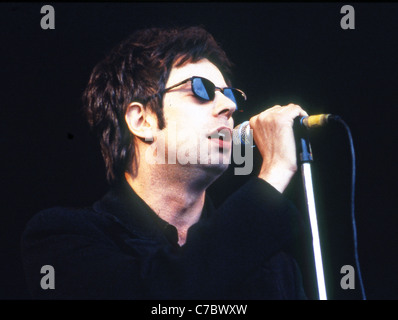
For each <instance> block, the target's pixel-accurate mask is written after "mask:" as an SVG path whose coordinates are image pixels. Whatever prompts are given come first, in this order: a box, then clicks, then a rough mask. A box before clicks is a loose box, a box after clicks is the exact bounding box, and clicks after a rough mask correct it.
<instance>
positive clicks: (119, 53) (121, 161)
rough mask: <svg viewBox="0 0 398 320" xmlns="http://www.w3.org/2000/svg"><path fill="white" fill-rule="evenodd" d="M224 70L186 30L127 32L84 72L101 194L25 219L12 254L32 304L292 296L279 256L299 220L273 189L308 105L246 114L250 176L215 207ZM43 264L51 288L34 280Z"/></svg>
mask: <svg viewBox="0 0 398 320" xmlns="http://www.w3.org/2000/svg"><path fill="white" fill-rule="evenodd" d="M230 68H231V63H230V61H229V60H228V58H227V56H226V54H225V52H224V51H223V50H222V49H221V48H220V46H219V45H218V44H217V43H216V41H215V40H214V39H213V37H212V36H211V35H210V34H209V33H208V32H207V31H205V30H204V29H202V28H199V27H189V28H175V29H158V28H153V29H147V30H141V31H138V32H135V33H134V34H133V35H131V36H130V37H129V38H128V39H126V40H125V41H124V42H122V43H121V44H119V45H118V46H117V47H116V48H114V49H113V51H112V52H111V53H110V54H109V55H108V56H107V57H106V58H105V59H104V60H103V61H101V62H100V63H99V64H98V65H97V66H96V67H95V68H94V70H93V72H92V74H91V77H90V80H89V83H88V86H87V88H86V90H85V93H84V97H83V101H84V108H85V112H86V115H87V118H88V121H89V124H90V126H91V127H92V128H93V129H94V130H95V132H96V133H97V134H98V137H99V140H100V145H101V151H102V155H103V157H104V160H105V165H106V172H107V179H108V181H109V183H110V191H109V192H108V193H107V194H106V195H105V196H104V197H103V198H102V199H101V200H99V201H97V202H96V203H94V204H93V205H92V206H90V207H87V208H80V209H76V208H74V209H71V208H61V207H56V208H52V209H48V210H44V211H42V212H40V213H38V214H37V215H35V216H34V217H33V218H32V219H31V220H30V222H29V223H28V225H27V227H26V229H25V232H24V234H23V237H22V257H23V262H24V268H25V272H26V279H27V283H28V286H29V289H30V291H31V293H32V296H33V298H40V299H304V298H305V294H304V291H303V287H302V283H301V276H300V271H299V268H298V266H297V264H296V262H295V260H294V259H293V258H292V257H291V256H290V255H288V254H287V253H285V252H284V248H285V247H286V245H288V244H289V242H290V241H291V240H292V239H293V237H294V232H292V229H294V227H295V226H296V225H297V223H298V221H299V217H298V215H299V214H298V212H297V211H296V209H295V208H294V207H293V205H292V204H291V203H290V202H289V200H287V199H286V198H285V197H284V196H283V194H282V193H283V191H284V190H285V188H286V187H287V185H288V184H289V182H290V180H291V178H292V176H293V175H294V173H295V172H296V169H297V164H296V151H295V140H294V135H293V129H292V126H293V120H294V119H295V118H296V117H298V116H306V115H307V113H306V112H305V111H304V110H303V109H301V108H300V106H298V105H294V104H289V105H287V106H274V107H272V108H269V109H266V110H265V111H263V112H262V113H260V114H258V115H256V116H254V117H252V118H251V119H250V128H251V129H252V130H253V137H254V142H255V144H256V146H257V148H258V150H259V152H260V154H261V156H262V165H261V169H260V172H259V174H258V176H257V177H252V178H251V179H250V180H249V181H248V182H247V183H245V184H244V185H243V186H242V187H241V188H240V189H238V190H237V191H236V192H235V193H234V194H232V195H231V196H230V197H229V198H228V199H227V200H226V201H225V202H224V203H223V204H222V205H221V206H220V207H218V208H215V207H214V206H213V204H212V202H211V199H209V197H208V196H207V195H206V189H207V188H208V187H209V186H210V185H211V184H212V183H213V182H214V181H215V180H216V179H217V178H218V177H220V175H221V174H222V173H223V172H224V171H225V170H226V169H227V168H228V165H229V163H230V158H231V150H232V137H231V134H232V129H233V127H234V121H233V118H232V115H233V113H234V112H235V111H236V110H237V109H238V108H239V107H240V106H241V103H242V101H243V100H245V99H246V96H245V94H244V92H243V91H242V90H239V89H237V88H234V87H233V86H232V84H231V82H230V79H229V77H230ZM171 160H173V161H171ZM186 160H188V161H186ZM43 265H50V266H52V267H53V268H54V271H55V287H54V289H48V290H44V289H43V288H42V287H41V285H40V280H41V278H42V277H43V274H41V273H40V270H41V268H42V266H43Z"/></svg>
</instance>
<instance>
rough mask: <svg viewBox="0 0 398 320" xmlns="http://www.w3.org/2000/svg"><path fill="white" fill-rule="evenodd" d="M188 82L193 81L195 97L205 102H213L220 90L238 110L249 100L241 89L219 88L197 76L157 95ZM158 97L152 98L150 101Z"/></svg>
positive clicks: (192, 87)
mask: <svg viewBox="0 0 398 320" xmlns="http://www.w3.org/2000/svg"><path fill="white" fill-rule="evenodd" d="M188 81H191V89H192V92H193V94H194V95H195V97H197V98H199V99H202V100H204V101H213V100H214V97H215V96H216V90H220V91H221V92H222V93H223V94H224V95H225V96H226V97H227V98H229V99H231V100H232V101H233V102H234V103H235V105H236V109H238V108H241V107H242V105H243V103H244V102H245V101H246V99H247V98H246V94H245V93H244V92H243V91H242V90H240V89H236V88H230V87H226V88H219V87H216V86H215V85H214V83H213V82H211V81H210V80H208V79H206V78H202V77H196V76H195V77H191V78H188V79H185V80H183V81H181V82H178V83H176V84H175V85H173V86H171V87H168V88H166V89H164V90H162V91H161V92H159V93H158V94H157V95H159V94H163V93H165V92H167V91H169V90H171V89H174V88H175V87H178V86H180V85H182V84H184V83H186V82H188ZM157 95H154V96H151V97H150V98H149V100H150V99H151V98H153V97H155V96H157Z"/></svg>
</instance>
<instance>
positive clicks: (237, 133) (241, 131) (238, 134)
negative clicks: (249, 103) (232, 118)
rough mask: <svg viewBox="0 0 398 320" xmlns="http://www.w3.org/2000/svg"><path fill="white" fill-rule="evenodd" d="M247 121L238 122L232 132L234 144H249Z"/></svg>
mask: <svg viewBox="0 0 398 320" xmlns="http://www.w3.org/2000/svg"><path fill="white" fill-rule="evenodd" d="M249 128H250V127H249V121H245V122H242V123H241V124H238V125H237V126H236V127H235V128H234V130H233V132H232V140H233V142H234V144H250V143H251V141H250V139H249V136H248V134H249V133H250V129H249Z"/></svg>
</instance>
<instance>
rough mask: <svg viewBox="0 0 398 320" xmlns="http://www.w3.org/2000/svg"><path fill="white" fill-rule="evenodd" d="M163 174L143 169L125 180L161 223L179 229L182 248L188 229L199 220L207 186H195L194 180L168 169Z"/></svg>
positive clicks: (127, 176) (198, 184)
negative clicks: (162, 221)
mask: <svg viewBox="0 0 398 320" xmlns="http://www.w3.org/2000/svg"><path fill="white" fill-rule="evenodd" d="M141 169H142V168H141ZM163 169H165V170H163ZM162 171H164V172H159V170H145V169H142V170H138V171H137V173H136V174H135V175H134V177H132V176H131V175H130V174H129V173H126V174H125V176H126V180H127V182H128V183H129V185H130V186H131V187H132V188H133V190H134V191H135V192H136V193H137V194H138V196H140V197H141V198H142V199H143V200H144V201H145V202H146V203H147V204H148V205H149V207H151V208H152V210H153V211H154V212H155V213H156V214H157V215H158V216H159V217H160V218H161V219H163V220H165V221H167V222H168V223H170V224H171V225H173V226H175V227H176V228H177V231H178V243H179V245H183V244H184V243H185V241H186V237H187V232H188V229H189V227H191V226H192V225H193V224H195V223H196V222H197V221H198V220H199V218H200V215H201V213H202V209H203V206H204V201H205V191H206V188H207V185H201V184H200V183H196V184H194V183H192V180H191V179H186V178H185V179H184V177H183V176H178V175H175V173H172V172H170V170H167V169H166V168H162Z"/></svg>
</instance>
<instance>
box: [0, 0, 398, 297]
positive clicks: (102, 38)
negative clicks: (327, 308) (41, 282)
mask: <svg viewBox="0 0 398 320" xmlns="http://www.w3.org/2000/svg"><path fill="white" fill-rule="evenodd" d="M45 4H51V5H53V7H54V9H55V30H43V29H41V27H40V20H41V18H42V16H43V15H42V14H41V13H40V9H41V7H42V6H43V5H45ZM344 4H351V5H352V6H353V7H354V9H355V30H343V29H342V28H341V27H340V20H341V18H342V17H343V15H344V14H341V13H340V9H341V7H342V6H343V5H344ZM0 12H1V15H0V26H1V28H0V34H1V38H0V40H1V46H0V47H1V48H0V52H1V58H0V61H1V65H0V67H1V69H0V70H1V92H0V94H1V97H0V104H1V107H0V108H1V109H0V110H1V126H0V128H1V136H0V137H1V150H2V153H1V161H2V162H1V172H2V174H1V182H2V187H1V195H2V199H1V207H2V211H1V218H0V219H1V220H0V231H1V233H0V249H1V256H0V261H1V267H0V298H1V299H29V295H28V292H27V290H26V287H25V282H24V277H23V270H22V265H21V259H20V251H19V241H20V236H21V232H22V230H23V228H24V226H25V224H26V222H27V221H28V219H29V218H30V217H32V215H34V214H35V213H36V212H38V211H40V210H41V209H45V208H48V207H52V206H56V205H65V206H79V205H88V204H90V203H92V202H93V201H95V200H97V199H98V198H99V197H101V196H102V195H103V194H104V193H105V192H106V190H107V183H106V181H105V174H104V172H105V171H104V166H103V162H102V158H101V155H100V150H99V146H98V143H97V141H96V140H95V138H94V136H93V135H92V134H91V133H90V131H89V129H88V125H87V124H86V122H85V119H84V117H83V116H82V113H81V111H80V110H81V94H82V91H83V90H84V88H85V85H86V83H87V81H88V77H89V74H90V72H91V70H92V68H93V67H94V65H95V64H96V63H97V62H98V61H99V60H100V59H101V58H103V56H104V55H105V54H106V53H107V52H108V51H109V50H110V49H111V48H112V47H113V46H114V45H115V44H117V43H118V42H120V41H121V40H123V39H124V38H125V37H126V36H128V35H129V34H130V33H131V32H133V31H134V30H136V29H140V28H145V27H151V26H174V25H203V26H204V27H205V28H207V29H208V31H210V32H211V33H212V34H213V35H214V37H215V38H216V39H217V40H218V41H219V42H220V44H221V46H222V47H223V48H224V49H225V50H226V52H227V53H228V55H229V56H230V58H231V59H232V60H233V61H234V63H235V65H236V67H235V69H234V74H235V79H234V82H235V86H236V87H239V88H242V89H243V90H244V91H245V92H246V93H247V95H248V97H249V100H248V102H249V103H248V108H247V109H246V110H245V112H244V113H243V114H241V115H240V117H241V120H243V119H248V118H249V117H250V116H252V115H254V114H256V113H258V112H260V111H261V110H263V109H265V108H268V107H271V106H273V105H275V104H281V105H283V104H287V103H290V102H294V103H297V104H300V105H301V106H302V107H303V108H304V109H306V110H307V112H308V113H309V114H318V113H333V114H338V115H340V116H341V117H342V118H343V119H344V120H345V121H346V123H347V124H348V125H349V127H350V128H351V131H352V135H353V138H354V145H355V150H356V156H357V180H356V182H357V184H356V203H355V204H356V222H357V230H358V246H359V258H360V262H361V270H362V275H363V280H364V284H365V289H366V293H367V297H368V299H397V298H398V276H397V270H398V257H397V252H398V246H397V243H398V241H397V240H398V239H397V231H396V228H397V222H398V218H397V210H396V209H395V202H396V201H395V198H396V196H397V194H396V190H397V188H396V183H395V181H396V178H397V177H396V170H395V165H396V150H395V149H396V147H397V139H396V137H397V134H396V127H397V125H396V122H397V117H396V115H397V111H396V109H397V101H398V93H397V92H398V90H397V85H398V81H397V80H398V67H397V62H398V61H397V57H398V37H397V33H398V4H396V3H380V4H378V3H355V2H354V3H314V4H312V3H297V4H292V3H279V4H276V3H227V2H221V3H93V4H83V3H72V4H66V3H29V4H24V3H8V4H1V5H0ZM238 120H239V119H238ZM310 140H311V144H312V150H313V155H314V160H315V161H314V163H313V165H312V172H313V182H314V188H315V198H316V204H317V213H318V219H319V225H320V233H321V238H322V253H323V256H324V266H325V273H326V285H327V289H328V298H329V299H360V298H361V296H360V291H359V283H358V281H356V283H355V285H356V286H355V289H354V290H343V289H341V287H340V279H341V277H342V276H343V275H342V274H340V269H341V267H342V266H343V265H347V264H349V265H353V266H354V267H355V268H356V266H355V264H354V263H355V261H354V253H353V245H352V243H353V240H352V224H351V218H350V202H349V201H350V174H351V155H350V151H349V144H348V139H347V135H346V132H345V131H344V129H343V127H342V126H340V125H339V124H333V123H331V124H330V125H328V126H327V127H325V128H321V129H314V130H312V131H311V132H310ZM257 165H258V163H257ZM245 179H246V177H236V178H234V177H233V172H232V170H229V171H228V172H227V173H226V174H225V175H224V176H223V177H222V178H221V179H220V180H219V181H218V182H216V183H215V184H214V185H213V186H212V187H211V188H210V189H209V192H210V193H211V194H212V195H213V198H214V197H216V199H215V200H216V201H217V202H221V201H222V200H223V199H224V198H225V197H226V196H227V195H228V194H229V193H230V192H232V191H233V190H234V189H235V188H236V187H238V186H239V184H241V183H242V182H244V180H245ZM286 195H287V196H288V197H289V198H291V199H292V201H293V202H294V203H295V204H296V205H297V206H298V207H299V208H300V209H301V210H302V211H303V218H304V219H305V220H306V219H307V218H306V215H307V214H306V211H305V204H304V198H303V197H304V196H303V190H302V186H301V176H300V173H299V172H298V174H297V175H296V176H295V178H294V179H293V181H292V183H291V185H290V186H289V188H288V189H287V190H286ZM307 232H308V234H309V233H310V231H309V229H308V230H307ZM295 249H297V250H296V251H297V252H298V253H297V259H298V261H299V263H300V265H301V267H302V271H303V277H304V283H305V287H306V290H307V294H308V296H309V297H310V298H311V299H314V298H316V287H315V285H314V274H313V267H312V260H311V259H312V256H311V254H312V252H311V243H310V241H309V240H308V236H307V237H303V241H302V243H301V242H298V243H297V246H296V248H295Z"/></svg>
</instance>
